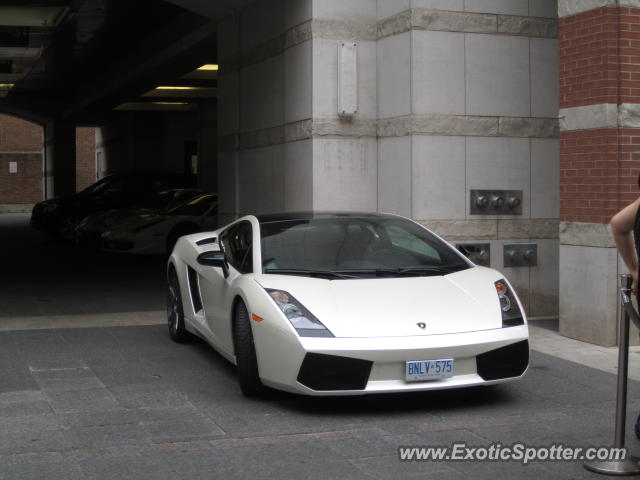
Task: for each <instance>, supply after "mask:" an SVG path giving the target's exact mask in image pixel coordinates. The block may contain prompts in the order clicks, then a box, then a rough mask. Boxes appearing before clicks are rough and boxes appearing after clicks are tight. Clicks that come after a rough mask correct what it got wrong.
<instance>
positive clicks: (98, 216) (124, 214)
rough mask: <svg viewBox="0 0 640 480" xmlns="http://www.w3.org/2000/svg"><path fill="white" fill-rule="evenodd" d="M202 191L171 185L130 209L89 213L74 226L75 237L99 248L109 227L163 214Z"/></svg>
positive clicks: (81, 241) (80, 242)
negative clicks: (101, 238)
mask: <svg viewBox="0 0 640 480" xmlns="http://www.w3.org/2000/svg"><path fill="white" fill-rule="evenodd" d="M203 193H204V192H203V191H202V190H197V189H195V188H172V189H169V190H161V191H159V192H155V193H152V194H150V195H148V196H147V197H145V198H144V199H142V200H140V202H137V203H136V204H135V205H132V206H130V207H127V208H119V209H111V210H106V211H101V212H95V213H90V214H89V215H87V216H86V217H85V218H84V220H82V221H80V223H78V226H77V227H76V228H75V229H74V233H73V240H74V241H75V243H77V244H79V245H82V246H84V247H89V248H98V247H100V241H101V240H100V237H101V236H102V234H103V233H104V232H105V231H106V230H109V229H111V228H113V227H114V226H117V225H119V224H120V223H122V222H127V221H128V220H130V219H131V218H138V217H149V216H153V215H160V214H162V213H164V212H167V211H169V210H172V209H174V208H176V207H179V206H180V205H184V204H185V203H187V202H189V201H190V200H192V199H193V198H195V197H197V196H199V195H201V194H203Z"/></svg>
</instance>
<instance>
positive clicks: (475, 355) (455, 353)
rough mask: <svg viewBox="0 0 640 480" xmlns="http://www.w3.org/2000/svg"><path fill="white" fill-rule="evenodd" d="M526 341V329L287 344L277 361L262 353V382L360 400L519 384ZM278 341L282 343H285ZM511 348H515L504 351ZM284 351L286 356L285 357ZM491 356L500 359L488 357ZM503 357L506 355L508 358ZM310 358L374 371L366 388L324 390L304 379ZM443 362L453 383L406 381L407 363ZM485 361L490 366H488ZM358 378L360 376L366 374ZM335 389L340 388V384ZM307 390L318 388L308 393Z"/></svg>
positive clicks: (526, 359)
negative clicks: (449, 363)
mask: <svg viewBox="0 0 640 480" xmlns="http://www.w3.org/2000/svg"><path fill="white" fill-rule="evenodd" d="M528 337H529V333H528V328H527V326H526V325H522V326H517V327H510V328H500V329H492V330H481V331H476V332H466V333H455V334H446V335H424V336H412V337H379V338H310V337H307V338H304V337H299V338H298V345H295V343H294V342H292V341H289V342H288V345H287V346H286V350H283V349H281V350H279V352H280V353H279V354H278V355H270V354H269V353H268V352H266V351H265V350H264V348H265V347H267V348H269V347H268V346H267V345H264V344H262V345H261V347H262V348H259V350H261V351H258V356H259V365H260V367H259V368H260V376H261V378H262V381H263V383H265V384H266V385H269V386H271V387H274V388H277V389H280V390H287V391H290V392H296V393H302V394H307V395H362V394H368V393H383V392H400V391H407V392H408V391H420V390H435V389H445V388H458V387H469V386H474V385H488V384H494V383H503V382H508V381H512V380H516V379H518V378H520V377H522V375H524V373H525V371H526V369H527V365H528V362H529V348H528ZM279 341H282V337H281V338H280V339H279ZM258 345H260V343H258ZM511 345H513V347H511V348H506V349H505V348H504V347H509V346H511ZM274 347H275V345H274ZM281 348H282V345H281ZM269 349H270V348H269ZM499 349H503V350H499ZM283 351H286V352H287V353H286V354H285V355H282V352H283ZM492 351H496V352H497V353H496V354H488V353H487V352H492ZM501 352H506V353H505V354H506V357H505V355H503V354H502V353H501ZM307 353H310V354H321V355H324V356H331V357H334V358H343V359H347V360H348V359H357V360H364V361H365V362H369V363H370V371H369V372H368V375H367V377H366V378H365V379H364V382H363V383H361V385H364V388H362V386H359V387H357V388H348V387H347V388H340V389H326V386H327V385H329V386H330V385H331V379H330V378H329V380H328V381H325V382H324V383H323V382H322V381H317V379H316V380H313V379H312V380H310V378H311V377H310V376H309V374H308V372H309V371H311V370H310V369H309V368H307V369H306V370H307V375H306V376H305V375H301V367H302V366H303V362H304V361H305V357H306V356H307ZM483 354H484V356H483ZM496 355H497V356H498V357H499V358H498V360H499V363H500V362H504V360H502V358H503V357H505V358H506V359H507V360H508V362H515V363H514V365H515V366H514V368H511V369H510V368H508V367H507V368H506V370H504V369H503V370H502V373H501V370H500V365H497V367H495V368H494V366H493V364H494V363H495V361H494V360H495V357H496ZM283 356H284V357H286V360H285V361H283V359H282V358H281V357H283ZM479 356H480V357H479ZM511 357H513V358H511ZM317 358H320V357H316V360H317ZM443 358H453V359H454V372H453V376H452V377H450V378H445V379H440V380H428V381H421V382H407V381H406V380H405V362H407V361H409V360H430V359H443ZM479 359H480V360H479ZM492 359H493V360H492ZM487 360H488V361H489V363H487ZM479 362H480V365H481V368H480V371H479V368H478V365H479ZM353 363H354V364H355V366H354V368H355V369H356V370H357V369H358V368H360V367H358V362H353ZM314 365H315V367H316V368H317V369H321V368H322V367H321V365H322V362H316V363H315V364H314ZM333 365H334V367H331V368H334V369H336V372H338V371H339V370H342V373H344V370H345V368H347V369H348V368H349V362H346V363H344V364H343V365H345V367H340V366H339V365H340V364H339V363H338V364H335V362H334V364H333ZM335 365H338V366H335ZM482 365H484V366H482ZM487 365H489V366H487ZM308 366H309V365H307V367H308ZM503 366H504V365H503ZM489 370H491V372H489ZM360 372H361V370H360ZM487 372H489V373H487ZM331 375H332V373H331V372H329V373H328V376H329V377H330V376H331ZM354 375H356V376H357V375H362V373H359V374H354ZM317 376H318V377H321V376H322V372H318V375H317ZM325 380H326V379H325ZM356 383H357V382H356ZM337 384H340V383H339V382H338V383H337ZM309 385H312V386H315V387H316V388H310V387H309ZM318 385H324V387H321V388H317V386H318ZM342 385H349V383H348V382H346V383H344V382H343V383H342ZM329 388H330V387H329Z"/></svg>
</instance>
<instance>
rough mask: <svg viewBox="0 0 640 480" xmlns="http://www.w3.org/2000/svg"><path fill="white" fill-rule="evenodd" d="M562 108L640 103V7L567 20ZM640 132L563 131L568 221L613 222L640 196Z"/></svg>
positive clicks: (563, 200)
mask: <svg viewBox="0 0 640 480" xmlns="http://www.w3.org/2000/svg"><path fill="white" fill-rule="evenodd" d="M559 25H560V32H559V37H560V108H570V107H577V106H586V105H598V104H603V103H609V104H617V103H619V102H620V103H640V9H638V8H620V9H619V10H618V9H617V8H615V7H611V8H599V9H596V10H591V11H589V12H584V13H580V14H578V15H574V16H571V17H566V18H562V19H560V23H559ZM638 173H640V129H634V128H620V129H618V128H606V129H593V130H578V131H565V132H562V133H561V134H560V219H561V220H563V221H573V222H591V223H608V222H609V221H610V220H611V217H612V215H614V214H615V213H616V212H617V211H618V210H619V209H620V208H622V207H623V206H624V205H627V204H628V203H629V202H631V201H633V200H634V199H636V198H637V197H638Z"/></svg>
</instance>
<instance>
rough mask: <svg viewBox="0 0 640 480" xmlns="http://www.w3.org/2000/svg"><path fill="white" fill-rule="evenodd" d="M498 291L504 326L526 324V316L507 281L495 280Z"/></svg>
mask: <svg viewBox="0 0 640 480" xmlns="http://www.w3.org/2000/svg"><path fill="white" fill-rule="evenodd" d="M495 286H496V293H497V294H498V300H499V301H500V313H502V328H504V327H515V326H516V325H524V318H523V317H522V312H521V311H520V307H519V306H518V302H517V301H516V298H515V297H514V296H513V293H511V290H510V289H509V286H508V285H507V282H505V281H504V280H498V281H497V282H495Z"/></svg>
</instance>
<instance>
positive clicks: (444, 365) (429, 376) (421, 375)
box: [405, 358, 453, 382]
mask: <svg viewBox="0 0 640 480" xmlns="http://www.w3.org/2000/svg"><path fill="white" fill-rule="evenodd" d="M451 376H453V358H441V359H438V360H411V361H409V362H406V367H405V380H406V381H407V382H420V381H423V380H438V379H441V378H449V377H451Z"/></svg>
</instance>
